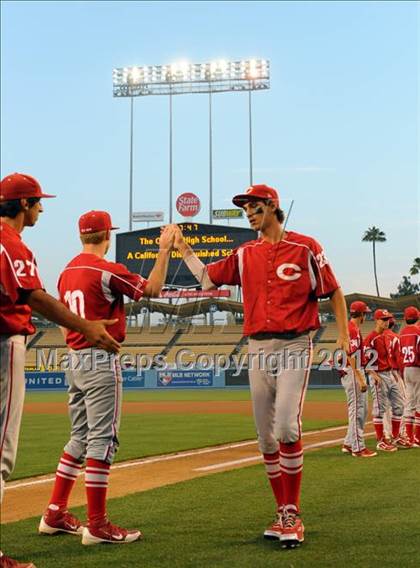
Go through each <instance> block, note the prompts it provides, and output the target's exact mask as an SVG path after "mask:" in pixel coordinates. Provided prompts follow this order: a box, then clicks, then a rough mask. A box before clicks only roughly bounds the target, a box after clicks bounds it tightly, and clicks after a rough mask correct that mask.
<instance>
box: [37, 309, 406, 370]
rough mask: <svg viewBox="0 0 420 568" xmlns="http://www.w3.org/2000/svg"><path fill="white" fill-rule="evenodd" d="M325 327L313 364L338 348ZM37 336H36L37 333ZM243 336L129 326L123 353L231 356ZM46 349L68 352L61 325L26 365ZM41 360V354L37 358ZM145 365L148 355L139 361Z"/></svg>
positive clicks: (231, 329) (221, 328) (333, 330)
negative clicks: (189, 353)
mask: <svg viewBox="0 0 420 568" xmlns="http://www.w3.org/2000/svg"><path fill="white" fill-rule="evenodd" d="M401 325H402V326H403V325H404V322H403V321H402V320H398V321H397V326H398V327H401ZM322 326H323V329H322V330H321V331H320V332H319V333H318V334H317V340H318V341H317V342H316V343H315V344H314V358H313V363H314V364H319V363H320V362H321V361H322V360H323V359H324V356H322V353H321V350H323V349H324V350H327V351H329V352H331V353H333V352H334V349H335V341H336V339H337V336H338V328H337V324H336V322H334V321H332V322H327V323H323V324H322ZM374 326H375V322H374V321H372V320H368V321H365V323H364V324H363V327H362V333H363V336H366V335H367V334H368V333H370V331H372V329H373V328H374ZM34 339H36V338H35V336H34ZM241 339H242V326H240V325H215V326H209V325H182V326H179V327H175V326H152V327H150V328H142V327H128V328H127V337H126V340H125V342H124V346H123V353H127V354H129V355H131V356H133V357H136V356H137V355H141V354H142V355H145V356H147V357H154V356H156V355H159V354H161V353H165V354H166V358H167V362H168V363H173V362H174V361H175V357H176V354H177V352H179V351H180V350H181V349H189V350H190V351H191V352H193V353H195V354H196V355H197V354H200V353H206V354H208V355H217V354H220V355H226V356H229V355H230V354H231V353H232V351H234V349H235V348H236V347H237V346H238V345H240V341H241ZM247 344H248V342H247V341H245V343H244V344H243V345H242V346H241V347H240V349H239V354H240V355H244V354H246V353H247V352H248V345H247ZM39 348H43V350H44V356H45V357H48V353H49V352H48V350H49V349H57V358H58V360H59V358H60V356H62V355H63V354H65V353H66V352H67V349H66V346H65V342H64V338H63V335H62V333H61V331H60V329H59V328H58V327H52V328H48V329H46V330H45V331H44V334H43V335H42V337H40V338H38V339H37V340H36V341H34V344H33V345H32V346H31V348H30V349H29V350H28V353H27V358H26V368H27V369H35V367H36V349H39ZM38 359H39V357H38ZM140 362H141V363H142V364H143V365H144V364H145V362H146V357H144V358H143V359H141V360H140Z"/></svg>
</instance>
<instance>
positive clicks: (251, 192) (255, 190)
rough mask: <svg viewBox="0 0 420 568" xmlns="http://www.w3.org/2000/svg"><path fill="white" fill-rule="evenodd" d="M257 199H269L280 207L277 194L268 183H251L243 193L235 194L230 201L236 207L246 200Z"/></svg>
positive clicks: (241, 205)
mask: <svg viewBox="0 0 420 568" xmlns="http://www.w3.org/2000/svg"><path fill="white" fill-rule="evenodd" d="M258 199H263V200H265V199H270V200H271V201H272V202H273V203H274V205H275V206H276V207H277V208H279V207H280V199H279V194H278V193H277V191H276V190H275V189H274V187H269V186H268V185H251V186H250V187H248V189H247V190H246V192H245V193H240V194H239V195H235V197H234V198H233V199H232V202H233V204H234V205H236V206H237V207H243V206H244V204H245V203H247V202H248V201H251V200H254V201H257V200H258Z"/></svg>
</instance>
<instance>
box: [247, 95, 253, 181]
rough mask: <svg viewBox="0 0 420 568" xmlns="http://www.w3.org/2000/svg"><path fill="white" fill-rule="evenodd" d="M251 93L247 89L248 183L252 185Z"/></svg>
mask: <svg viewBox="0 0 420 568" xmlns="http://www.w3.org/2000/svg"><path fill="white" fill-rule="evenodd" d="M251 93H252V91H251V90H249V91H248V119H249V120H248V124H249V185H252V179H253V175H252V104H251V100H252V99H251Z"/></svg>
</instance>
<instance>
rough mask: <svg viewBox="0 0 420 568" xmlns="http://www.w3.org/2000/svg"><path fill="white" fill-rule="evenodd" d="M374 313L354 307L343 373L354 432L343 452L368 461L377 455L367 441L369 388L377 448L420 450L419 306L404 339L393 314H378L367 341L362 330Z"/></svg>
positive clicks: (408, 317)
mask: <svg viewBox="0 0 420 568" xmlns="http://www.w3.org/2000/svg"><path fill="white" fill-rule="evenodd" d="M369 312H371V310H370V309H369V307H368V306H367V305H366V304H365V303H364V302H361V301H357V302H353V303H352V304H351V306H350V320H349V335H350V352H349V356H348V358H347V367H346V368H345V369H344V370H342V371H340V374H341V382H342V385H343V387H344V390H345V392H346V398H347V406H348V430H347V434H346V437H345V438H344V441H343V445H342V448H341V450H342V452H343V453H345V454H351V455H353V456H355V457H362V458H369V457H374V456H376V455H377V452H375V451H372V450H370V449H368V448H366V446H365V441H364V428H365V424H366V419H367V415H368V393H367V391H368V385H369V387H370V390H371V394H372V403H373V404H372V419H373V425H374V428H375V435H376V442H377V444H376V449H377V450H380V451H383V452H395V451H397V450H398V449H399V448H400V449H410V448H420V322H419V317H420V312H419V310H418V309H417V308H416V307H415V306H409V307H407V308H406V309H405V311H404V320H405V324H406V325H405V326H404V327H403V328H402V329H401V331H400V333H399V334H398V333H396V332H395V331H394V330H393V327H394V326H395V318H394V317H393V314H392V313H390V312H389V311H388V310H384V309H378V310H376V311H375V312H374V321H375V328H374V329H373V330H372V331H371V332H370V333H369V334H368V335H367V337H366V338H365V339H364V340H363V338H362V334H361V330H360V328H361V326H362V325H363V322H364V321H365V318H366V314H367V313H369Z"/></svg>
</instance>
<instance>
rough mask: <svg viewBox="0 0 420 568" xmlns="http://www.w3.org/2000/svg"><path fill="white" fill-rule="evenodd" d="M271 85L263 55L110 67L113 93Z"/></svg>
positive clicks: (168, 92)
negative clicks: (203, 61) (111, 68)
mask: <svg viewBox="0 0 420 568" xmlns="http://www.w3.org/2000/svg"><path fill="white" fill-rule="evenodd" d="M269 88H270V62H269V61H268V60H266V59H244V60H241V61H226V60H224V59H221V60H218V61H211V62H208V63H189V62H186V61H180V62H178V63H173V64H171V65H145V66H134V67H120V68H117V69H114V70H113V91H114V97H135V96H147V95H176V94H186V93H209V92H210V93H218V92H226V91H254V90H259V89H269Z"/></svg>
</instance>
